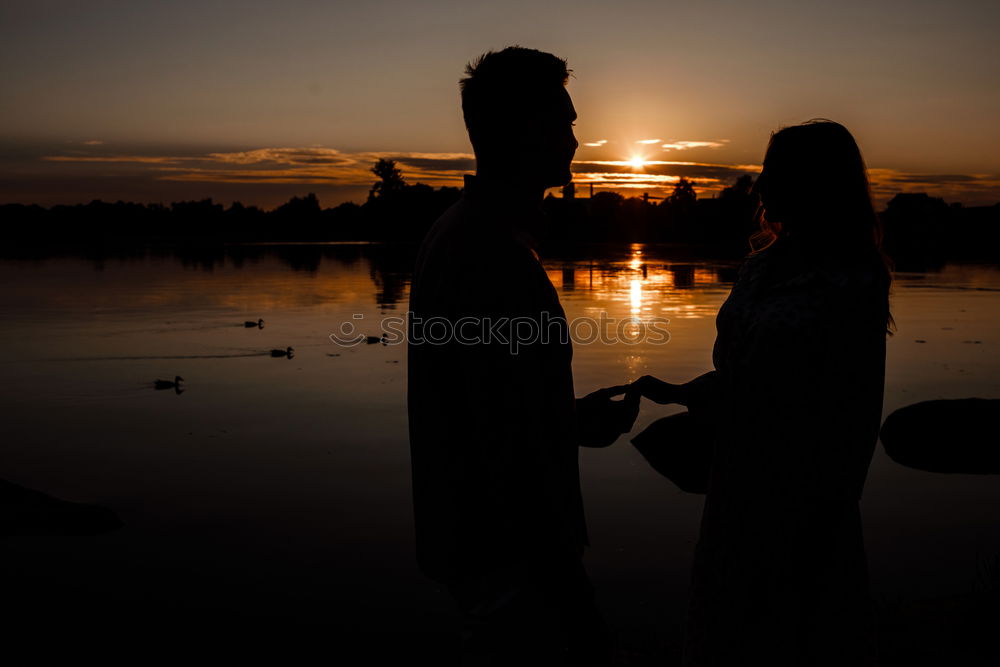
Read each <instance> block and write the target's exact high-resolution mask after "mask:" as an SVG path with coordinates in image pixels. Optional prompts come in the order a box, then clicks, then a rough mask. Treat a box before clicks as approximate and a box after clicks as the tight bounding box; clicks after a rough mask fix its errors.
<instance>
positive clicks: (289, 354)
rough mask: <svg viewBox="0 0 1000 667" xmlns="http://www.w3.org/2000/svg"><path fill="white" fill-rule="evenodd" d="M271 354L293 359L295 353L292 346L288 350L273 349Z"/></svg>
mask: <svg viewBox="0 0 1000 667" xmlns="http://www.w3.org/2000/svg"><path fill="white" fill-rule="evenodd" d="M271 356H272V357H288V358H289V359H291V358H292V356H294V355H293V353H292V348H291V347H289V348H288V349H286V350H271Z"/></svg>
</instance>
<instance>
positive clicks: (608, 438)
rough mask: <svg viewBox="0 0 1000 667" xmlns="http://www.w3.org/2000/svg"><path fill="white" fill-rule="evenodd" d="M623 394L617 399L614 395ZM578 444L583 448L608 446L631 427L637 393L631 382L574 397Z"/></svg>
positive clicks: (637, 408)
mask: <svg viewBox="0 0 1000 667" xmlns="http://www.w3.org/2000/svg"><path fill="white" fill-rule="evenodd" d="M622 394H624V395H625V397H624V398H623V399H622V400H620V401H615V400H612V399H613V398H614V397H616V396H621V395H622ZM576 413H577V426H578V429H579V435H580V441H579V444H580V445H581V446H583V447H607V446H608V445H610V444H612V443H613V442H614V441H615V440H617V439H618V436H620V435H621V434H622V433H628V432H629V431H631V430H632V424H633V423H635V418H636V416H637V415H638V414H639V394H638V393H637V392H635V391H633V390H631V389H630V385H619V386H617V387H608V388H606V389H598V390H597V391H595V392H592V393H590V394H587V395H586V396H584V397H583V398H578V399H576Z"/></svg>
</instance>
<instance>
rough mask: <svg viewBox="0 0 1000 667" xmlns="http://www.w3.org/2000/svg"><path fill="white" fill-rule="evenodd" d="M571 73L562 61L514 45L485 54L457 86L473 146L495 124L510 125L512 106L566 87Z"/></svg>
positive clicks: (547, 54) (467, 67) (467, 69)
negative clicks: (505, 123) (550, 90)
mask: <svg viewBox="0 0 1000 667" xmlns="http://www.w3.org/2000/svg"><path fill="white" fill-rule="evenodd" d="M572 71H573V70H571V69H568V68H567V67H566V61H565V60H564V59H563V58H559V57H557V56H554V55H552V54H551V53H546V52H544V51H538V50H536V49H526V48H524V47H521V46H516V45H515V46H508V47H507V48H505V49H503V50H501V51H487V52H486V53H484V54H482V55H481V56H479V57H478V58H476V59H475V60H473V61H472V62H470V63H469V64H468V65H466V66H465V77H464V78H462V79H461V80H459V82H458V85H459V89H460V90H461V93H462V115H463V116H464V118H465V126H466V128H468V130H469V136H470V138H471V139H472V143H473V146H475V145H476V143H477V138H478V136H479V135H482V134H484V133H489V132H490V127H491V126H493V125H495V123H496V122H498V121H499V122H507V123H509V122H510V117H509V113H510V110H511V107H512V105H515V104H516V103H517V102H519V101H528V104H529V105H530V100H531V99H532V97H533V96H534V94H535V93H539V92H542V91H544V90H546V89H551V88H552V87H553V86H564V85H566V83H567V82H568V81H569V75H570V73H571V72H572Z"/></svg>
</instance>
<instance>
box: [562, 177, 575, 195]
mask: <svg viewBox="0 0 1000 667" xmlns="http://www.w3.org/2000/svg"><path fill="white" fill-rule="evenodd" d="M562 195H563V199H576V184H574V183H573V181H570V182H569V183H567V184H566V185H564V186H563V189H562Z"/></svg>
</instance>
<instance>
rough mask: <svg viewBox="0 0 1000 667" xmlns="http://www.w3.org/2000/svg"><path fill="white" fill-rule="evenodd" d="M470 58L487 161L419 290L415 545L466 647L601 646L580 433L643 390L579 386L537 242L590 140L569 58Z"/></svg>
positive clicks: (586, 652) (446, 225) (527, 653)
mask: <svg viewBox="0 0 1000 667" xmlns="http://www.w3.org/2000/svg"><path fill="white" fill-rule="evenodd" d="M466 74H467V76H466V78H464V79H463V80H462V81H461V91H462V109H463V113H464V116H465V123H466V127H467V128H468V131H469V138H470V140H471V142H472V146H473V149H474V151H475V154H476V175H475V176H466V177H465V192H464V195H463V197H462V199H461V200H460V201H459V202H458V203H456V204H455V205H454V206H453V207H452V208H450V209H449V210H448V211H447V212H445V214H444V215H442V216H441V218H440V219H439V220H438V221H437V222H436V223H435V224H434V226H433V227H432V229H431V230H430V232H429V233H428V235H427V237H426V239H425V240H424V242H423V245H422V246H421V248H420V253H419V256H418V259H417V265H416V270H415V272H414V278H413V284H412V288H411V292H410V311H411V313H410V322H409V327H408V334H409V348H408V354H409V377H408V381H409V394H408V401H409V418H410V445H411V455H412V465H413V493H414V510H415V521H416V542H417V560H418V563H419V565H420V568H421V569H422V571H423V572H424V573H426V574H427V575H428V576H430V577H431V578H433V579H435V580H437V581H440V582H442V583H444V584H446V585H447V587H448V590H449V591H450V592H451V594H452V595H453V596H454V597H455V599H456V600H457V601H458V603H459V606H460V607H461V609H462V610H463V612H464V613H465V614H466V621H467V623H466V630H465V633H464V642H463V655H464V658H465V662H466V664H526V663H535V662H537V663H540V664H551V665H559V664H602V663H606V662H607V661H608V660H609V656H610V641H609V633H608V632H607V630H606V628H605V626H604V624H603V621H602V619H601V617H600V614H599V613H598V612H597V609H596V606H595V604H594V598H593V590H592V588H591V586H590V582H589V580H588V578H587V575H586V572H585V570H584V568H583V565H582V562H581V556H582V553H583V547H584V545H586V544H588V540H587V529H586V524H585V521H584V513H583V503H582V498H581V492H580V479H579V469H578V463H577V446H578V445H579V444H583V445H588V446H604V445H608V444H611V443H612V442H613V441H614V440H615V439H616V438H617V437H618V435H619V434H620V433H622V432H623V431H625V430H629V429H630V428H631V425H632V421H633V420H634V419H635V415H636V412H637V410H638V396H634V397H633V396H630V397H629V398H628V399H627V400H625V401H612V400H610V398H611V396H613V395H616V394H618V393H622V391H621V390H619V389H616V388H613V389H608V390H602V391H600V392H595V393H594V394H591V395H589V396H587V397H585V398H583V399H580V400H579V401H577V400H576V399H575V397H574V391H573V376H572V370H571V360H572V346H571V344H570V341H569V339H568V327H567V323H566V321H565V315H564V313H563V310H562V307H561V306H560V304H559V298H558V296H557V294H556V291H555V289H554V288H553V286H552V284H551V283H550V282H549V279H548V276H547V275H546V273H545V271H544V269H543V268H542V265H541V264H540V263H539V260H538V255H537V252H536V240H537V238H538V235H539V233H540V231H541V229H542V226H543V222H544V214H543V212H542V210H541V203H542V198H543V196H544V193H545V190H546V189H547V188H549V187H555V186H559V185H564V184H565V183H567V182H569V181H570V180H571V178H572V175H571V173H570V164H571V161H572V158H573V154H574V153H575V151H576V148H577V146H578V143H577V141H576V138H575V137H574V134H573V121H574V120H575V119H576V111H575V110H574V108H573V103H572V100H571V99H570V96H569V93H568V92H567V91H566V82H567V80H568V70H567V69H566V62H565V61H564V60H562V59H560V58H557V57H555V56H553V55H551V54H548V53H542V52H540V51H535V50H531V49H524V48H519V47H511V48H507V49H504V50H503V51H500V52H496V53H494V52H490V53H487V54H485V55H483V56H482V57H480V58H479V59H478V60H476V61H475V62H474V63H472V64H470V65H469V66H468V67H467V68H466ZM581 422H582V423H581ZM512 660H514V661H516V662H512Z"/></svg>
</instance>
